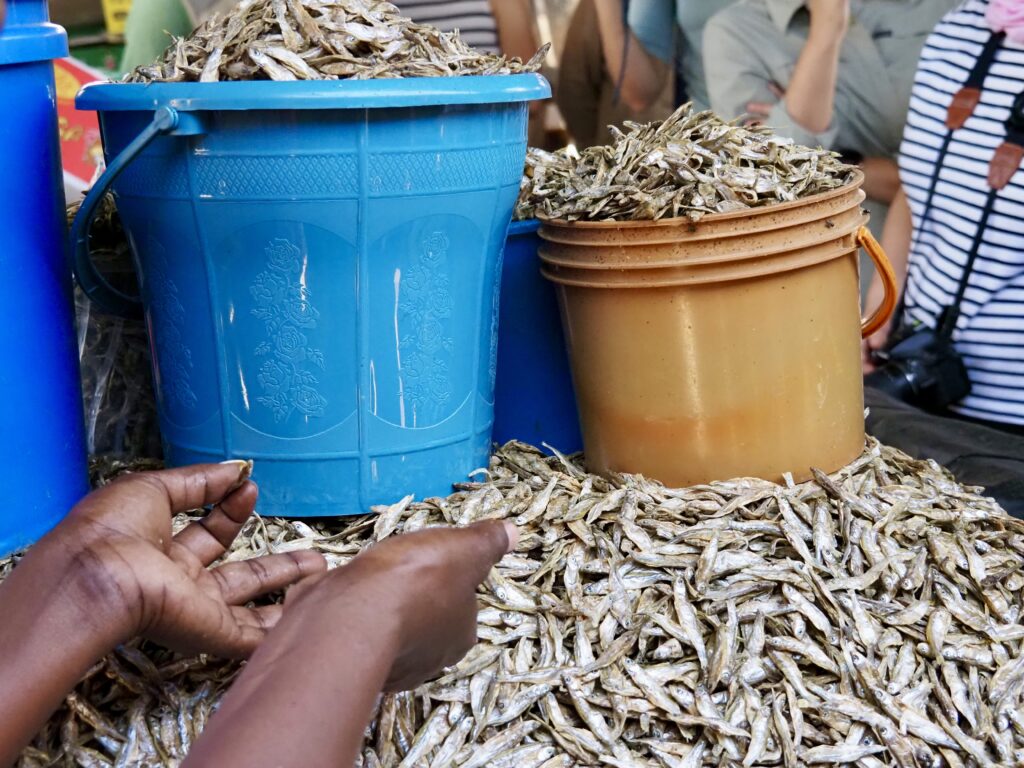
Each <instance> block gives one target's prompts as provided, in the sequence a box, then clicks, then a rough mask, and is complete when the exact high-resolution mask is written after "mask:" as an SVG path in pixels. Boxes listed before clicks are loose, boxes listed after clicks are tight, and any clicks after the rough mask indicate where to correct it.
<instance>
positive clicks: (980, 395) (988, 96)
mask: <svg viewBox="0 0 1024 768" xmlns="http://www.w3.org/2000/svg"><path fill="white" fill-rule="evenodd" d="M986 7H987V0H966V1H965V2H964V3H963V4H962V5H961V6H960V7H959V8H957V9H956V10H954V11H952V12H950V13H949V14H947V15H946V16H945V17H944V18H943V20H942V21H941V22H940V23H939V24H938V26H937V27H936V28H935V31H934V32H933V33H932V35H931V36H930V37H929V38H928V42H927V43H926V44H925V47H924V50H923V51H922V53H921V60H920V63H919V64H918V71H917V76H916V78H915V81H914V86H913V90H912V93H911V99H910V111H909V113H908V117H907V125H906V129H905V132H904V136H903V144H902V146H901V147H900V161H899V162H900V177H901V179H902V182H903V188H904V190H905V191H906V194H907V199H908V201H909V203H910V209H911V212H912V215H913V225H914V234H913V240H912V243H913V246H912V251H911V253H910V259H909V268H908V274H907V290H906V310H905V312H906V315H905V319H907V320H909V321H916V322H920V323H923V324H925V325H927V326H929V327H932V328H934V327H935V326H936V325H937V317H938V315H939V313H940V312H941V310H942V308H943V307H945V306H948V305H949V304H951V303H952V300H953V298H954V297H955V295H956V293H957V288H958V285H959V283H960V279H961V277H962V275H963V270H964V265H965V264H966V261H967V256H968V253H969V251H970V248H971V243H972V240H973V239H974V237H975V234H976V232H977V230H978V224H979V221H980V218H981V211H982V208H983V207H984V205H985V200H986V198H987V196H988V192H989V187H988V182H987V176H988V167H989V162H990V161H991V159H992V156H993V153H994V151H995V148H996V147H997V146H998V145H999V144H1001V143H1002V141H1003V140H1004V138H1005V137H1006V129H1005V126H1004V125H1003V122H1004V121H1005V120H1006V118H1007V117H1008V115H1009V112H1010V107H1011V105H1012V103H1013V100H1014V98H1015V97H1016V96H1017V95H1018V94H1019V93H1021V91H1024V47H1022V46H1020V45H1017V44H1015V43H1013V42H1010V41H1007V42H1006V43H1004V44H1003V46H1002V47H1001V48H1000V49H999V51H998V52H997V53H996V57H995V61H994V62H993V64H992V67H991V68H990V70H989V72H988V75H987V76H986V78H985V82H984V86H983V89H982V96H981V103H980V104H979V105H978V107H977V108H976V109H975V111H974V114H973V116H972V117H970V118H969V119H968V120H967V123H966V124H965V125H964V127H963V128H961V129H960V130H958V131H956V132H955V133H954V134H953V137H952V140H951V142H950V145H949V150H948V152H947V154H946V157H945V159H944V160H943V162H942V168H941V169H940V171H939V175H938V179H937V182H936V185H935V192H934V195H933V197H932V203H931V210H930V211H929V212H928V213H927V218H923V217H924V216H925V213H926V211H925V203H926V200H927V197H928V189H929V186H930V183H931V177H932V174H933V172H934V168H935V163H936V162H937V161H938V156H939V151H940V149H941V147H942V143H943V140H944V138H945V136H946V133H947V131H946V128H945V125H944V121H945V118H946V110H947V108H948V106H949V104H950V101H951V100H952V97H953V95H954V94H955V93H956V92H957V91H958V90H959V89H960V87H961V86H962V85H963V84H964V82H965V81H966V80H967V76H968V75H969V73H970V71H971V70H972V69H973V66H974V63H975V61H976V60H977V58H978V56H979V54H980V53H981V50H982V48H983V47H984V45H985V43H986V42H987V41H988V39H989V37H990V35H991V30H990V29H989V27H988V25H987V24H986V23H985V9H986ZM953 341H954V344H955V345H956V348H957V350H958V351H959V352H960V354H961V355H962V356H963V357H964V362H965V364H966V365H967V370H968V374H969V376H970V379H971V384H972V388H971V393H970V395H968V396H967V398H965V399H964V400H963V401H962V402H961V403H959V404H958V405H957V406H955V407H954V410H955V411H957V412H958V413H960V414H962V415H964V416H969V417H973V418H977V419H984V420H987V421H996V422H1000V423H1008V424H1024V171H1022V170H1021V169H1020V168H1018V170H1017V172H1016V173H1015V174H1014V176H1013V178H1012V180H1011V181H1010V183H1009V184H1008V185H1007V186H1006V187H1005V188H1004V189H1003V190H1002V191H1001V192H1000V193H999V196H998V197H997V198H996V202H995V207H994V209H993V212H992V214H991V215H990V217H989V219H988V225H987V226H986V227H985V231H984V234H983V236H982V240H981V245H980V247H979V249H978V256H977V259H976V260H975V262H974V269H973V270H972V273H971V276H970V280H969V282H968V288H967V291H966V293H965V295H964V300H963V303H962V306H961V314H960V318H959V321H958V323H957V328H956V331H955V333H954V335H953Z"/></svg>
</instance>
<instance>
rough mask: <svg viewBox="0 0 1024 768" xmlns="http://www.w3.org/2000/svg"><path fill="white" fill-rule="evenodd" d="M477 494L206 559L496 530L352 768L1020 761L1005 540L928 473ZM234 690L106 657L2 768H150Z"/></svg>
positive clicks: (499, 461) (288, 526)
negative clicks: (496, 521) (465, 624)
mask: <svg viewBox="0 0 1024 768" xmlns="http://www.w3.org/2000/svg"><path fill="white" fill-rule="evenodd" d="M485 480H486V482H481V483H473V484H466V485H464V486H460V487H459V489H458V491H457V492H456V493H455V494H454V495H452V496H450V497H449V498H446V499H431V500H427V501H425V502H422V503H411V501H410V500H409V499H406V500H404V501H402V502H401V503H399V504H396V505H394V506H392V507H390V508H385V509H383V510H380V514H379V516H377V517H368V518H363V519H358V520H353V521H350V522H349V523H348V524H347V525H341V526H339V527H336V528H331V527H321V526H311V525H308V524H306V523H303V522H298V521H291V522H288V521H279V520H255V521H253V522H252V523H251V524H250V526H249V528H248V529H247V531H246V533H245V535H244V536H243V537H242V538H241V539H240V540H239V542H238V544H237V546H236V547H235V549H234V550H233V551H232V553H231V554H230V557H231V558H240V557H248V556H252V555H258V554H264V553H267V552H282V551H288V550H295V549H305V548H313V549H317V550H319V551H321V552H323V553H324V554H325V555H326V556H327V558H328V559H329V560H330V562H331V563H332V565H338V564H342V563H344V562H346V561H348V560H349V559H350V558H351V557H352V556H354V555H355V554H356V553H358V552H359V551H360V550H361V549H363V548H364V547H366V546H367V545H368V544H369V543H371V542H373V541H377V540H380V539H383V538H385V537H387V536H390V535H392V534H395V533H402V532H406V531H412V530H415V529H419V528H423V527H424V526H429V525H437V524H458V525H461V524H466V523H469V522H471V521H474V520H479V519H481V518H492V517H493V518H507V519H511V520H514V521H515V522H516V523H517V525H519V526H520V527H521V529H522V531H523V536H522V539H521V541H520V543H519V546H518V547H517V551H516V552H515V553H513V554H510V555H508V556H506V557H505V558H504V559H503V560H502V562H501V563H500V564H499V566H498V567H497V568H496V569H495V570H494V571H493V572H492V575H491V577H490V579H489V580H488V581H487V582H486V583H485V585H484V586H483V587H482V588H481V590H480V595H479V597H480V602H481V611H480V621H479V637H480V640H481V642H480V644H479V645H478V646H477V647H476V648H475V649H474V650H473V651H472V652H471V653H470V654H469V656H468V657H467V658H466V659H465V660H463V661H462V662H461V663H460V664H458V665H457V666H456V667H454V668H452V669H450V670H448V671H447V673H446V674H444V675H443V676H442V677H440V678H439V679H438V680H435V681H434V682H432V683H430V684H428V685H426V686H424V687H422V688H421V689H419V690H418V691H416V692H414V693H407V694H401V695H397V696H388V697H385V698H384V699H383V701H382V703H381V705H380V709H379V711H378V712H377V714H376V716H375V719H374V723H373V725H372V726H371V728H370V730H369V731H368V735H367V742H366V745H365V749H364V752H363V756H362V761H361V764H362V766H365V767H366V768H370V767H371V766H381V765H383V766H399V765H400V766H436V767H440V766H461V768H483V766H488V768H512V767H513V766H516V767H520V768H528V767H530V766H532V767H534V768H538V767H539V766H543V768H568V767H569V766H599V765H611V766H616V767H617V768H640V767H644V768H655V767H657V768H699V766H705V765H715V766H744V767H749V766H762V765H764V766H786V768H794V767H795V766H805V765H817V764H839V763H849V764H856V765H858V766H862V767H863V768H882V767H883V766H900V767H901V768H911V767H912V766H916V767H919V768H920V767H922V766H943V765H947V766H951V767H953V768H958V767H959V766H979V767H980V766H1012V765H1017V766H1019V765H1021V764H1024V710H1022V708H1021V693H1022V691H1024V651H1022V638H1024V626H1022V625H1021V624H1020V623H1018V622H1019V621H1020V619H1021V607H1022V591H1021V590H1022V587H1024V572H1022V566H1024V524H1022V523H1021V522H1019V521H1016V520H1014V519H1012V518H1009V517H1008V516H1006V515H1005V514H1004V513H1003V512H1002V511H1001V510H1000V509H999V508H998V507H997V506H996V505H995V503H994V502H992V501H991V500H989V499H985V498H982V497H980V496H979V495H977V494H976V493H974V492H973V491H972V490H971V489H967V488H963V487H961V486H960V485H958V484H957V483H956V482H955V481H954V480H953V479H952V478H951V477H950V476H949V475H948V473H946V472H945V471H943V470H942V469H940V468H939V467H938V466H937V465H935V464H934V463H931V462H920V461H914V460H912V459H910V458H908V457H907V456H905V455H903V454H901V453H899V452H897V451H895V450H892V449H889V448H886V447H884V446H880V445H878V444H877V443H875V442H873V441H869V444H868V446H867V450H866V451H865V453H864V454H863V456H862V457H861V458H860V459H858V460H857V461H855V462H854V463H853V464H851V465H850V466H849V467H847V468H846V469H844V470H842V471H840V472H838V473H836V474H834V475H832V476H826V475H824V474H821V473H818V474H816V480H815V481H812V482H808V483H804V484H800V485H795V484H792V483H788V484H785V485H775V484H772V483H768V482H764V481H760V480H734V481H731V482H723V483H715V484H712V485H707V486H700V487H695V488H689V489H685V490H671V489H666V488H664V487H662V486H661V485H659V484H657V483H654V482H649V481H647V480H645V479H643V478H641V477H622V478H614V479H612V480H605V479H602V478H598V477H594V476H591V475H588V474H586V473H585V472H584V471H583V470H582V468H581V466H580V465H579V464H577V463H575V462H574V461H570V460H565V459H562V458H547V457H544V456H542V455H541V454H540V453H539V452H537V451H535V450H534V449H531V448H529V447H526V446H523V445H520V444H515V443H512V444H509V445H507V446H505V447H504V448H503V449H501V450H500V451H499V452H498V453H497V456H496V457H495V459H494V460H493V462H492V465H491V467H490V470H489V472H488V473H487V476H486V478H485ZM179 523H181V524H184V520H181V521H179ZM0 572H2V571H0ZM235 670H236V667H235V666H234V665H232V664H229V663H226V662H219V661H216V660H212V659H193V660H188V659H177V658H173V657H171V656H170V655H169V654H166V653H164V652H162V651H159V650H157V649H154V648H152V647H142V648H140V647H137V646H129V647H127V648H123V649H120V650H118V651H117V652H116V653H114V654H113V655H111V656H110V657H109V658H108V659H107V660H106V661H104V662H103V663H102V664H100V665H99V666H97V667H96V668H95V669H94V670H93V671H92V672H91V673H90V675H89V676H88V678H87V679H86V680H85V681H83V682H82V684H81V685H80V686H79V687H78V688H77V690H76V692H75V693H74V695H73V696H71V697H70V698H69V699H68V701H67V702H66V705H65V707H64V708H63V709H62V710H61V712H60V713H59V714H58V715H57V716H55V717H54V718H53V720H52V721H51V722H50V724H49V725H48V726H47V727H46V729H45V730H44V731H43V733H41V734H40V735H39V737H38V739H37V740H36V742H35V744H34V745H33V747H32V748H31V749H29V750H27V751H26V752H25V753H24V755H23V757H22V759H21V762H20V765H21V766H24V767H25V768H28V766H43V765H53V764H56V763H59V762H60V761H62V760H63V761H66V763H70V764H78V765H82V766H110V765H112V764H115V763H116V764H117V765H175V764H176V763H177V762H178V761H179V760H180V759H181V757H182V755H184V754H185V752H186V751H187V750H188V747H189V744H190V743H191V742H192V740H194V739H195V738H196V735H197V734H198V732H199V731H200V730H201V728H202V725H203V723H204V722H205V721H206V719H207V718H208V717H209V715H210V712H211V710H212V708H213V707H214V705H215V703H216V701H217V699H218V697H219V696H220V695H221V694H222V693H223V691H224V689H225V688H226V686H227V685H228V684H229V683H230V681H231V679H232V676H233V674H234V672H235ZM66 763H65V764H66Z"/></svg>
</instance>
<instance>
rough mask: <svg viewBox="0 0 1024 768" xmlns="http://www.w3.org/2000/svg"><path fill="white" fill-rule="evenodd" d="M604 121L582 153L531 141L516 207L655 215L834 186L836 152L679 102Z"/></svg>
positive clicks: (846, 172)
mask: <svg viewBox="0 0 1024 768" xmlns="http://www.w3.org/2000/svg"><path fill="white" fill-rule="evenodd" d="M625 129H626V130H625V131H620V130H619V129H618V128H615V127H612V128H610V130H611V132H612V143H611V144H609V145H606V146H595V147H589V148H587V149H585V150H584V151H583V152H582V153H580V152H578V151H576V149H575V148H574V147H571V146H570V147H567V148H565V149H561V150H559V151H557V152H545V151H543V150H539V149H531V150H530V152H529V155H528V156H527V162H526V173H525V175H524V177H523V181H522V184H521V188H520V197H519V203H518V205H517V208H516V217H517V218H520V219H531V218H536V217H540V218H548V219H565V220H569V221H577V220H586V221H629V220H638V221H646V220H656V219H663V218H675V217H678V216H688V217H689V218H690V219H691V220H693V221H697V220H699V219H700V218H701V217H703V216H704V215H705V214H708V213H727V212H730V211H742V210H747V209H749V208H756V207H759V206H763V205H771V204H772V203H780V202H788V201H791V200H797V199H799V198H803V197H809V196H811V195H815V194H818V193H820V192H825V191H827V190H829V189H834V188H836V187H841V186H843V185H844V184H846V183H848V182H849V181H850V179H851V173H852V168H851V167H850V166H848V165H844V164H843V163H842V162H840V161H839V160H838V155H836V154H835V153H833V152H828V151H826V150H823V149H810V148H808V147H802V146H799V145H797V144H794V143H793V141H792V140H791V139H785V138H782V137H780V136H776V135H774V134H773V133H772V131H771V129H770V128H764V127H755V128H744V127H742V126H739V125H734V124H733V123H727V122H725V121H723V120H722V119H721V118H719V117H718V116H716V115H715V114H714V113H713V112H693V110H692V109H691V108H690V105H684V106H682V107H680V108H679V109H678V110H676V112H675V113H673V114H672V115H671V116H670V117H668V118H667V119H666V120H664V121H662V122H654V123H649V124H646V125H640V124H637V123H630V122H627V123H626V124H625Z"/></svg>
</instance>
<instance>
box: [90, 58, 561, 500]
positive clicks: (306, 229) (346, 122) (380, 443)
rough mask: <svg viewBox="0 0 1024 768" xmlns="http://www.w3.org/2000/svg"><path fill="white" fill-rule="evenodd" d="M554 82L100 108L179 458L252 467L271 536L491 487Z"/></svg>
mask: <svg viewBox="0 0 1024 768" xmlns="http://www.w3.org/2000/svg"><path fill="white" fill-rule="evenodd" d="M548 94H549V88H548V85H547V83H546V81H545V80H544V79H543V78H541V77H540V76H537V75H515V76H494V77H465V78H430V79H426V78H424V79H407V80H375V81H344V82H338V81H333V82H323V81H313V82H296V83H279V82H251V83H250V82H246V83H234V82H228V83H187V84H178V83H174V84H156V85H134V84H132V85H129V84H103V85H94V86H88V87H86V88H85V89H83V91H82V92H81V93H80V94H79V96H78V100H77V105H78V106H79V107H80V108H82V109H92V110H96V111H97V112H98V113H99V115H100V123H101V128H102V131H103V138H104V148H105V151H106V153H107V156H108V158H111V160H110V162H109V164H108V169H107V174H106V176H105V177H104V179H103V180H101V181H100V182H99V183H98V184H97V185H96V187H94V189H93V190H92V192H91V193H90V195H89V199H87V201H86V205H83V209H82V212H81V213H80V214H79V219H78V220H77V221H76V222H75V227H74V232H73V233H72V237H73V240H74V242H75V247H76V253H75V260H76V272H77V275H78V278H79V281H80V283H81V284H82V287H83V289H85V291H86V292H87V293H89V294H90V295H91V296H92V297H93V298H94V299H97V300H99V301H100V303H101V304H106V305H107V306H109V307H111V308H115V309H119V310H120V311H130V310H131V309H132V306H133V305H132V302H131V301H130V299H129V298H128V297H124V296H120V295H118V294H116V292H113V291H112V289H110V287H109V286H106V285H104V283H103V281H102V278H101V277H100V276H99V275H97V274H96V273H95V270H94V269H93V268H92V265H91V264H90V262H89V259H88V254H87V248H86V243H85V237H84V235H83V232H84V231H85V223H86V221H87V217H88V216H90V215H91V206H92V205H93V204H94V203H95V202H96V201H98V199H99V195H101V194H102V193H103V191H104V189H105V188H106V187H107V186H108V185H109V184H111V183H112V185H113V190H114V192H115V194H116V196H117V205H118V209H119V211H120V214H121V218H122V221H123V223H124V226H125V229H126V231H127V232H128V235H129V239H130V242H131V245H132V249H133V252H134V254H135V257H136V261H137V267H138V271H139V277H140V285H141V291H142V299H143V303H144V306H145V313H146V318H147V322H148V324H149V328H150V336H151V339H152V344H153V359H154V373H155V380H156V390H157V406H158V410H159V413H160V425H161V430H162V432H163V438H164V444H165V456H166V458H167V459H168V460H169V461H170V462H171V463H172V464H176V465H180V464H188V463H193V462H202V461H221V460H224V459H227V458H252V459H254V460H255V462H256V470H255V475H254V477H255V479H256V480H257V481H258V482H259V484H260V486H261V497H260V503H259V509H260V511H261V512H263V513H264V514H268V515H287V516H296V517H298V516H326V515H349V514H358V513H362V512H365V511H366V510H367V509H368V507H369V506H370V505H372V504H378V503H387V502H393V501H395V500H396V499H399V498H401V497H402V496H404V495H406V494H409V493H414V494H416V495H418V496H421V497H424V496H433V495H445V494H448V493H450V492H451V485H452V483H453V482H458V481H460V480H462V479H464V478H465V477H466V476H467V474H468V473H470V472H472V471H473V470H474V469H477V468H479V467H481V466H486V464H487V459H488V453H489V447H490V438H491V427H492V421H493V391H494V375H495V367H496V340H497V315H498V310H497V302H498V287H499V271H500V255H501V250H502V245H503V242H504V238H505V234H506V231H507V228H508V224H509V220H510V218H511V214H512V206H513V204H514V202H515V199H516V194H517V191H518V186H519V179H520V177H521V173H522V167H523V162H524V157H525V152H526V126H527V103H526V102H527V101H529V100H531V99H537V98H543V97H546V96H547V95H548Z"/></svg>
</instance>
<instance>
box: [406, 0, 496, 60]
mask: <svg viewBox="0 0 1024 768" xmlns="http://www.w3.org/2000/svg"><path fill="white" fill-rule="evenodd" d="M393 2H394V4H395V5H397V6H398V9H399V10H400V11H401V12H402V15H403V16H407V17H409V18H410V19H412V20H413V21H415V22H417V23H418V24H429V25H431V26H432V27H437V28H438V29H440V30H441V31H442V32H451V31H453V30H456V29H457V30H459V33H460V36H461V37H462V40H463V42H465V43H466V44H467V45H471V46H472V47H473V48H476V49H477V50H478V51H484V52H486V53H499V52H500V50H499V49H500V46H499V44H498V26H497V24H496V23H495V21H494V14H493V13H492V12H491V2H490V0H447V2H446V0H393Z"/></svg>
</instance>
